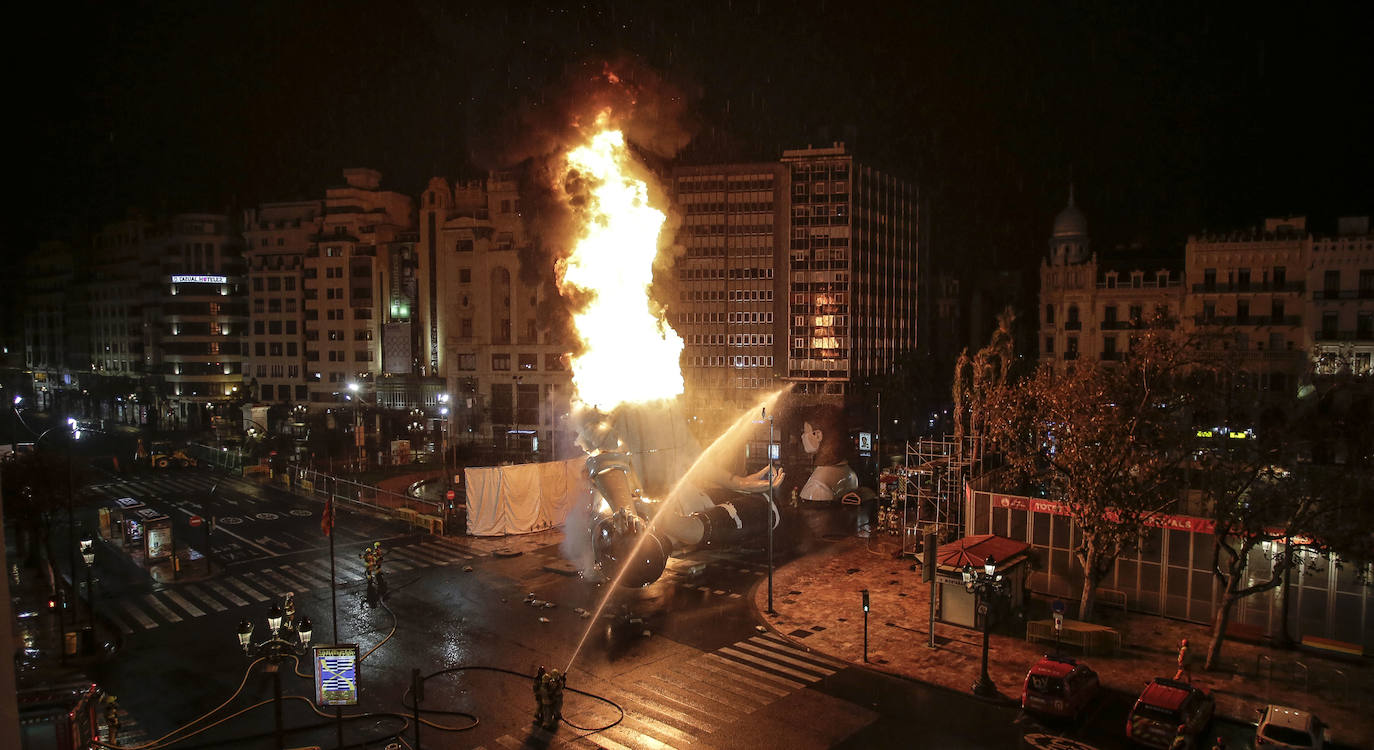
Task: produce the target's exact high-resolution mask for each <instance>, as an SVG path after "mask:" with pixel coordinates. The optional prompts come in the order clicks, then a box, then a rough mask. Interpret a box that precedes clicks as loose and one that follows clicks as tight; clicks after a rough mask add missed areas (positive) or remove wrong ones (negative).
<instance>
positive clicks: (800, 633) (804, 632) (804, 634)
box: [788, 628, 811, 638]
mask: <svg viewBox="0 0 1374 750" xmlns="http://www.w3.org/2000/svg"><path fill="white" fill-rule="evenodd" d="M788 635H790V636H792V637H793V638H805V637H807V636H809V635H811V631H810V630H802V629H801V628H798V629H796V630H793V631H792V632H790V633H788Z"/></svg>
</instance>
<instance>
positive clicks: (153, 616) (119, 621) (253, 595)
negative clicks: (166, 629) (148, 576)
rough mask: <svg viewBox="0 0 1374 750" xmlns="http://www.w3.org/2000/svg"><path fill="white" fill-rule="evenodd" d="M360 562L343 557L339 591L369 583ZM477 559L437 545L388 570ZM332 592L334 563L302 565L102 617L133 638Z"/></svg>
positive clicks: (154, 596)
mask: <svg viewBox="0 0 1374 750" xmlns="http://www.w3.org/2000/svg"><path fill="white" fill-rule="evenodd" d="M355 557H356V556H354V555H353V554H352V553H351V552H343V551H340V552H339V554H338V557H337V558H336V559H335V561H334V574H335V576H336V578H337V580H338V582H339V585H351V584H355V583H358V582H360V581H362V580H363V576H364V570H363V565H362V563H361V562H360V561H358V560H357V559H353V558H355ZM477 557H479V554H478V553H476V552H474V551H473V550H470V549H468V548H467V547H465V546H463V545H461V544H458V543H457V542H453V541H449V540H447V539H433V540H427V541H422V542H419V543H417V544H413V545H405V546H398V547H392V548H388V549H387V555H386V562H385V564H384V568H385V570H387V571H388V572H401V571H407V570H416V569H419V568H432V567H441V566H445V565H457V564H467V563H468V562H470V561H471V560H473V559H476V558H477ZM327 588H329V559H328V558H323V559H313V560H298V561H295V562H286V563H278V564H277V565H275V566H273V567H268V568H263V569H259V570H249V571H243V572H241V573H234V574H220V575H216V576H215V577H214V578H212V579H207V580H203V581H189V582H186V583H182V584H178V585H176V586H175V587H171V588H164V589H161V590H158V591H151V592H148V593H144V594H139V595H134V596H126V597H121V598H115V599H111V600H109V602H108V603H107V604H105V605H104V606H103V607H102V611H103V613H104V614H105V615H107V616H108V617H109V618H110V619H111V620H112V621H113V622H114V623H115V625H116V626H118V627H119V629H120V630H121V631H123V632H124V633H125V634H126V635H127V634H132V633H137V632H140V631H144V630H152V629H154V628H157V627H161V626H163V625H173V624H176V623H179V622H184V621H187V620H191V619H195V618H197V617H204V616H205V615H207V614H214V613H219V612H225V611H228V610H229V609H231V608H237V607H245V606H249V605H252V604H257V603H260V602H266V601H269V600H276V599H278V598H280V597H281V596H283V595H284V594H285V593H286V592H288V591H290V592H294V593H296V594H301V593H304V592H307V591H314V590H318V589H327Z"/></svg>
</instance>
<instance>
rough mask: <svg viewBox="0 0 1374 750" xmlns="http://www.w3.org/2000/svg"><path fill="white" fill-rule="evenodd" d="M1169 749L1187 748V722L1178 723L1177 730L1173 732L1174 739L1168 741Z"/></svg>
mask: <svg viewBox="0 0 1374 750" xmlns="http://www.w3.org/2000/svg"><path fill="white" fill-rule="evenodd" d="M1169 750H1188V725H1187V724H1179V725H1178V732H1176V733H1175V734H1174V741H1173V742H1170V743H1169Z"/></svg>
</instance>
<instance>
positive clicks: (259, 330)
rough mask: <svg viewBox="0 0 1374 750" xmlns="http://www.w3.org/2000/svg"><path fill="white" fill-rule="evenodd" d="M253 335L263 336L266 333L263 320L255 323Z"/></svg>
mask: <svg viewBox="0 0 1374 750" xmlns="http://www.w3.org/2000/svg"><path fill="white" fill-rule="evenodd" d="M253 333H254V334H255V335H258V336H262V335H263V334H264V333H265V326H264V325H263V322H262V321H261V320H255V321H253Z"/></svg>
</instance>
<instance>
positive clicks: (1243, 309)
mask: <svg viewBox="0 0 1374 750" xmlns="http://www.w3.org/2000/svg"><path fill="white" fill-rule="evenodd" d="M1236 322H1237V323H1249V322H1250V301H1249V300H1243V299H1242V300H1236Z"/></svg>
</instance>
